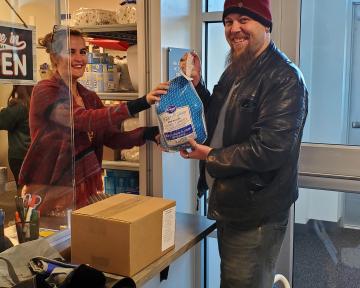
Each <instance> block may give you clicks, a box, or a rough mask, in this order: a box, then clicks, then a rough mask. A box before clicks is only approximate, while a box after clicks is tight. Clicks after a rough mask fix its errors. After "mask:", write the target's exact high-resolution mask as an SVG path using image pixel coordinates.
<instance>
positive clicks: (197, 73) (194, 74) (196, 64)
mask: <svg viewBox="0 0 360 288" xmlns="http://www.w3.org/2000/svg"><path fill="white" fill-rule="evenodd" d="M190 53H191V55H192V56H193V57H194V58H193V69H192V71H191V74H190V75H186V76H189V77H191V78H192V83H193V85H194V87H196V86H197V85H198V84H199V82H200V80H201V61H200V58H199V56H198V55H197V54H196V52H194V51H193V52H190ZM188 56H189V53H185V54H184V56H183V57H182V58H181V59H180V69H181V70H182V71H183V73H184V74H186V60H187V58H188Z"/></svg>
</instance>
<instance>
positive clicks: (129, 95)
mask: <svg viewBox="0 0 360 288" xmlns="http://www.w3.org/2000/svg"><path fill="white" fill-rule="evenodd" d="M97 95H98V96H99V97H100V99H101V100H120V101H121V100H122V101H128V100H134V99H137V98H138V97H139V94H138V93H137V92H99V93H97Z"/></svg>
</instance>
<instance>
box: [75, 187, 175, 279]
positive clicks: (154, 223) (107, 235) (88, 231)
mask: <svg viewBox="0 0 360 288" xmlns="http://www.w3.org/2000/svg"><path fill="white" fill-rule="evenodd" d="M174 246H175V201H173V200H166V199H163V198H157V197H146V196H139V195H131V194H118V195H114V196H112V197H110V198H108V199H106V200H103V201H100V202H97V203H95V204H92V205H89V206H86V207H84V208H81V209H79V210H76V211H74V212H73V213H72V217H71V261H72V262H73V263H77V264H81V263H85V264H89V265H91V266H93V267H95V268H97V269H99V270H101V271H104V272H109V273H114V274H118V275H123V276H132V275H134V274H136V273H137V272H139V271H140V270H142V269H143V268H145V267H146V266H148V265H149V264H151V263H152V262H154V261H155V260H156V259H158V258H160V257H161V256H163V255H164V254H166V253H167V252H168V251H170V250H171V249H173V248H174Z"/></svg>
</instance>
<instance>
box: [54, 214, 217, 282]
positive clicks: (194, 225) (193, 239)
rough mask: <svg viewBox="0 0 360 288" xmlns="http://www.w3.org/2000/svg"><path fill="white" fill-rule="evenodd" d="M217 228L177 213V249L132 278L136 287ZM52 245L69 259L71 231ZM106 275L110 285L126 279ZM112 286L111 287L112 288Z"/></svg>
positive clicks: (210, 222) (63, 232)
mask: <svg viewBox="0 0 360 288" xmlns="http://www.w3.org/2000/svg"><path fill="white" fill-rule="evenodd" d="M215 228H216V224H215V221H212V220H209V219H207V218H206V217H204V216H198V215H193V214H187V213H179V212H177V213H176V230H175V248H174V249H173V250H171V251H169V252H168V253H166V254H165V255H163V256H162V257H161V258H159V259H158V260H156V261H154V262H153V263H151V264H150V265H149V266H147V267H145V268H144V269H143V270H141V271H140V272H138V273H137V274H135V275H133V276H132V277H131V278H132V279H133V280H134V282H135V283H136V286H137V287H140V286H141V285H143V284H145V283H146V282H147V281H149V280H150V279H152V278H153V277H154V276H156V275H158V274H159V273H160V272H161V271H163V270H164V269H165V268H166V267H168V266H169V265H170V264H171V263H172V262H174V261H175V260H176V259H178V258H179V257H180V256H181V255H183V254H185V253H186V252H187V251H188V250H190V249H191V248H192V247H193V246H195V245H196V244H197V243H198V242H200V241H201V240H202V239H204V238H205V237H206V236H207V235H209V234H210V233H211V232H212V231H214V230H215ZM50 243H51V244H52V245H53V246H54V247H56V248H57V249H58V250H59V251H61V252H62V253H63V255H64V257H65V258H67V257H68V256H69V252H70V231H69V230H66V231H62V232H60V233H58V234H57V235H54V236H52V237H50ZM105 275H106V276H107V278H108V283H111V284H115V283H116V282H118V281H121V280H122V279H124V277H122V276H118V275H114V274H109V273H105ZM111 286H112V285H110V287H111Z"/></svg>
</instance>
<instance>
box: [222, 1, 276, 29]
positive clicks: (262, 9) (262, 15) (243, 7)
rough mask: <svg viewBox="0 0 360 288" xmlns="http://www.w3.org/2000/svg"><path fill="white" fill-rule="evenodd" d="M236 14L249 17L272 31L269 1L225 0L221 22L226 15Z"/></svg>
mask: <svg viewBox="0 0 360 288" xmlns="http://www.w3.org/2000/svg"><path fill="white" fill-rule="evenodd" d="M231 13H238V14H241V15H246V16H249V17H250V18H252V19H254V20H256V21H258V22H260V23H261V24H263V25H264V26H265V27H269V28H270V31H271V29H272V18H271V12H270V0H225V2H224V13H223V22H224V19H225V17H226V16H227V15H229V14H231Z"/></svg>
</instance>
